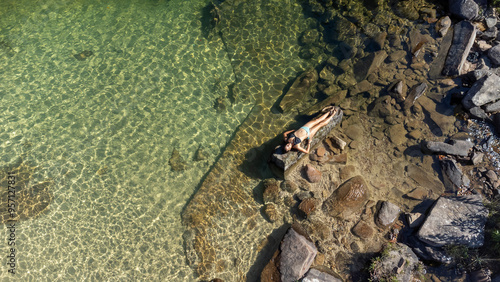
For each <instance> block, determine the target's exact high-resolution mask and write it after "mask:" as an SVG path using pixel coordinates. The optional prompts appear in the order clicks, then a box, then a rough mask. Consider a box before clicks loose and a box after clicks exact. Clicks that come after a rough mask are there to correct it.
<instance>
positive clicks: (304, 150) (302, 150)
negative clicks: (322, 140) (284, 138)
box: [293, 142, 311, 154]
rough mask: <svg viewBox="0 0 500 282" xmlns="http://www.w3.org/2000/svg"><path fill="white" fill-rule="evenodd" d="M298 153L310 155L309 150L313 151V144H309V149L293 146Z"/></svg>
mask: <svg viewBox="0 0 500 282" xmlns="http://www.w3.org/2000/svg"><path fill="white" fill-rule="evenodd" d="M293 148H295V149H296V150H297V151H299V152H302V153H306V154H309V149H311V142H309V143H307V149H304V148H302V147H300V145H295V146H293Z"/></svg>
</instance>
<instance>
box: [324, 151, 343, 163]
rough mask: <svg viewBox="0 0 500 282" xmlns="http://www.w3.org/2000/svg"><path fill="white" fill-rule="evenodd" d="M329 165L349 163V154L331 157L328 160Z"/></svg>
mask: <svg viewBox="0 0 500 282" xmlns="http://www.w3.org/2000/svg"><path fill="white" fill-rule="evenodd" d="M328 162H329V163H337V164H346V163H347V154H346V153H344V154H340V155H333V156H330V159H329V160H328Z"/></svg>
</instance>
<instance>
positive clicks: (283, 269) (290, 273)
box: [279, 228, 318, 281]
mask: <svg viewBox="0 0 500 282" xmlns="http://www.w3.org/2000/svg"><path fill="white" fill-rule="evenodd" d="M280 249H281V259H280V268H279V269H280V273H281V281H296V280H299V279H300V278H302V277H303V276H304V274H305V273H306V272H307V271H308V270H309V267H311V264H312V263H313V261H314V257H316V254H317V253H318V250H317V249H316V246H315V245H314V243H313V242H310V241H308V240H307V239H306V238H305V237H304V236H302V235H300V234H299V233H297V232H296V231H295V230H294V229H293V228H290V229H288V232H287V233H286V235H285V238H283V241H282V242H281V246H280Z"/></svg>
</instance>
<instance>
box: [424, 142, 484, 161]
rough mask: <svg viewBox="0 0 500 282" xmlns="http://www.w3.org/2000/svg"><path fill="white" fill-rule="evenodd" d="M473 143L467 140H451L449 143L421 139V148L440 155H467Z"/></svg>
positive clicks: (426, 151) (425, 151)
mask: <svg viewBox="0 0 500 282" xmlns="http://www.w3.org/2000/svg"><path fill="white" fill-rule="evenodd" d="M473 146H474V144H473V143H472V142H471V141H469V140H451V141H450V144H448V143H444V142H434V141H422V143H421V149H422V152H424V153H434V154H440V155H455V156H462V157H467V156H468V155H469V150H470V149H471V148H472V147H473Z"/></svg>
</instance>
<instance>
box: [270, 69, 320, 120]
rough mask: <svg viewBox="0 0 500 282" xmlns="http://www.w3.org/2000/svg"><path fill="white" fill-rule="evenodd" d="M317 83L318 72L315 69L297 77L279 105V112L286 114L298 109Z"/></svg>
mask: <svg viewBox="0 0 500 282" xmlns="http://www.w3.org/2000/svg"><path fill="white" fill-rule="evenodd" d="M317 82H318V72H317V71H316V70H315V69H311V70H308V71H306V72H304V73H303V74H301V75H300V76H299V77H297V79H295V81H294V82H293V84H292V86H291V87H290V89H289V90H288V91H287V92H286V94H285V96H284V97H283V99H282V100H281V102H280V104H279V108H280V110H281V111H282V112H283V113H286V112H290V111H291V110H293V109H294V108H296V107H299V106H300V105H301V104H302V102H303V101H304V99H306V98H307V97H308V96H310V95H311V93H312V92H313V91H315V90H316V84H317Z"/></svg>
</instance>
